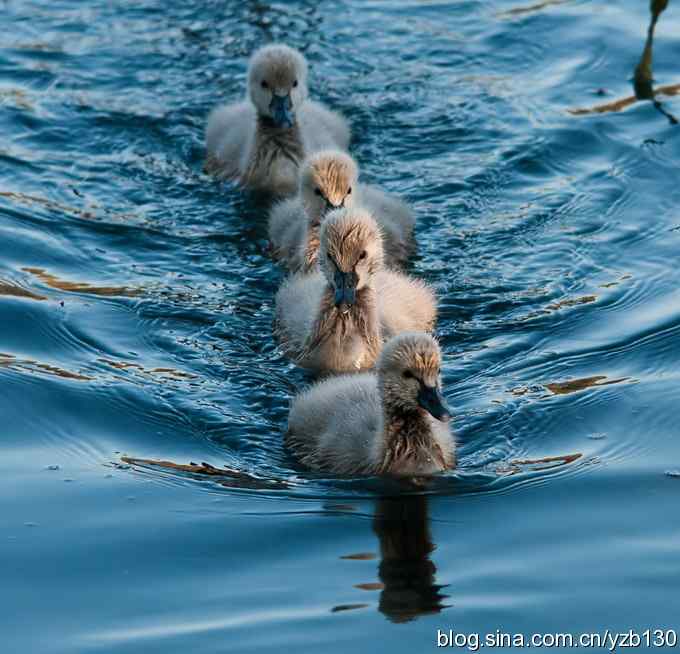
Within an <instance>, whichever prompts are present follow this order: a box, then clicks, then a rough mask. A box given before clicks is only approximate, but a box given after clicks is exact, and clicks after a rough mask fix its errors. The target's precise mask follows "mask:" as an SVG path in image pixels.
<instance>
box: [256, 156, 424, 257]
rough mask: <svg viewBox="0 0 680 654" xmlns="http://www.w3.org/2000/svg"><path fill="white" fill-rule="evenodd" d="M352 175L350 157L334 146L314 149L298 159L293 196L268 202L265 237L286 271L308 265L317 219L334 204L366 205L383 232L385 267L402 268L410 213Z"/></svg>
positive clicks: (407, 248) (408, 246)
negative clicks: (321, 149) (295, 192)
mask: <svg viewBox="0 0 680 654" xmlns="http://www.w3.org/2000/svg"><path fill="white" fill-rule="evenodd" d="M358 178H359V169H358V167H357V164H356V162H355V161H354V159H352V157H350V156H349V155H348V154H346V153H344V152H341V151H339V150H325V151H322V152H317V153H315V154H313V155H311V156H310V157H308V158H307V159H306V160H305V161H304V162H303V164H302V166H301V168H300V183H299V188H298V194H297V196H296V197H295V198H290V199H288V200H284V201H282V202H280V203H279V204H276V205H274V207H273V208H272V210H271V212H270V214H269V239H270V241H271V243H272V245H273V247H274V252H275V255H276V256H277V257H278V258H279V259H281V261H282V262H283V263H284V265H285V266H286V267H287V268H288V269H289V270H311V269H312V268H313V267H314V265H315V264H316V260H317V254H318V249H319V227H320V225H321V221H322V219H323V217H324V216H325V215H326V213H328V212H329V211H331V210H333V209H334V208H338V207H347V208H351V207H365V208H366V209H368V210H369V211H370V212H371V214H372V215H373V217H374V218H375V220H376V222H377V223H378V224H379V225H380V227H381V229H382V231H383V236H384V247H385V263H386V265H387V266H388V267H389V268H399V267H403V265H404V264H405V263H406V260H407V259H408V256H409V254H410V253H411V251H412V250H413V247H414V240H413V228H414V224H415V219H414V217H413V213H412V212H411V210H410V209H409V207H408V205H406V204H405V203H404V202H402V201H401V200H399V199H398V198H396V197H395V196H393V195H389V194H387V193H385V192H384V191H382V190H381V189H380V188H378V187H377V186H370V185H366V184H360V183H359V181H358Z"/></svg>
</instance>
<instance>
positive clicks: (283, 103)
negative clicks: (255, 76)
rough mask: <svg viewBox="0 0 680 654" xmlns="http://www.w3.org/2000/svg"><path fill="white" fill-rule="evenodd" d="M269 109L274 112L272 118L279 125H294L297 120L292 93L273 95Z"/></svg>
mask: <svg viewBox="0 0 680 654" xmlns="http://www.w3.org/2000/svg"><path fill="white" fill-rule="evenodd" d="M269 111H271V114H272V120H273V121H274V124H275V125H276V126H277V127H292V126H293V123H294V122H295V116H294V114H293V103H292V102H291V99H290V93H289V94H287V95H276V93H274V94H273V95H272V101H271V102H270V103H269Z"/></svg>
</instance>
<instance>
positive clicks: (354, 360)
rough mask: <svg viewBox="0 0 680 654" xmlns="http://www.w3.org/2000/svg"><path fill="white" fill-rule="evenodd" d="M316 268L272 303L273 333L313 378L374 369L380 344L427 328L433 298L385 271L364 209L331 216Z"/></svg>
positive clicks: (409, 281) (378, 240)
mask: <svg viewBox="0 0 680 654" xmlns="http://www.w3.org/2000/svg"><path fill="white" fill-rule="evenodd" d="M319 238H320V243H319V265H318V267H317V269H316V270H314V271H312V272H309V273H298V274H296V275H293V276H291V277H290V278H288V279H287V280H286V281H285V282H284V283H283V285H282V286H281V288H280V289H279V292H278V293H277V296H276V323H275V334H276V336H277V338H278V340H279V342H280V343H281V345H282V347H283V349H284V351H285V352H286V354H287V355H288V356H289V357H291V358H292V359H293V360H294V361H295V362H296V363H297V364H298V365H300V366H303V367H304V368H308V369H310V370H313V371H314V372H316V373H329V372H352V371H354V372H356V371H358V370H362V369H365V368H371V367H372V366H373V365H374V363H375V361H376V359H377V357H378V354H379V353H380V349H381V347H382V342H383V340H384V339H387V338H389V337H391V336H393V335H395V334H398V333H399V332H403V331H428V330H430V329H432V327H433V325H434V322H435V319H436V314H437V309H436V302H435V298H434V294H433V293H432V291H431V290H430V289H429V288H428V287H427V286H426V285H425V284H424V283H423V282H421V281H419V280H416V279H413V278H411V277H408V276H406V275H404V274H402V273H397V272H394V271H390V270H385V269H384V267H383V240H382V235H381V233H380V228H379V227H378V225H377V223H376V222H375V220H374V219H373V218H372V217H371V215H370V214H369V213H368V212H367V211H366V210H365V209H335V210H334V211H332V212H331V213H329V214H328V216H326V218H325V219H324V221H323V223H322V224H321V230H320V235H319Z"/></svg>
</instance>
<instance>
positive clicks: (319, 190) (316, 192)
mask: <svg viewBox="0 0 680 654" xmlns="http://www.w3.org/2000/svg"><path fill="white" fill-rule="evenodd" d="M314 195H318V196H321V195H322V193H321V189H320V188H315V189H314Z"/></svg>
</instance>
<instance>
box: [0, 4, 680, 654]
mask: <svg viewBox="0 0 680 654" xmlns="http://www.w3.org/2000/svg"><path fill="white" fill-rule="evenodd" d="M679 3H680V0H671V1H670V2H669V3H668V7H667V9H666V10H665V11H663V13H661V5H658V6H657V22H656V27H654V28H653V29H652V30H651V31H650V32H649V34H648V37H649V38H648V44H645V43H644V36H645V34H643V32H644V31H645V30H646V28H647V25H648V23H649V18H650V14H649V13H648V7H649V3H648V2H647V1H645V0H638V1H637V2H632V1H630V0H616V2H605V1H604V0H600V1H599V2H596V1H595V0H568V1H566V2H561V1H560V0H555V1H552V2H551V1H549V0H547V1H544V0H493V1H492V2H444V1H442V0H436V1H435V0H430V1H427V2H423V1H421V0H380V1H379V2H378V1H376V2H365V0H346V1H343V3H341V4H340V5H338V3H332V2H327V1H321V2H319V1H317V0H314V1H312V0H303V1H300V2H273V1H272V2H270V1H269V0H267V1H266V2H257V1H255V0H252V1H250V0H249V1H248V2H244V1H243V0H224V1H223V0H219V1H218V0H210V1H209V2H207V3H206V2H205V1H204V0H201V1H200V2H199V1H196V0H185V1H184V2H181V3H180V2H174V3H173V2H162V1H161V0H144V2H143V3H132V2H116V3H111V2H106V1H105V0H91V1H90V2H87V3H83V2H80V1H79V0H59V2H50V1H49V0H22V1H20V2H5V3H4V4H2V7H3V13H2V26H3V27H4V28H6V29H4V30H3V31H2V34H1V36H0V69H1V71H2V82H1V83H0V86H2V89H0V104H2V111H0V134H1V136H0V313H1V319H0V351H2V352H3V353H5V354H2V355H0V416H1V417H2V426H1V428H0V461H1V462H2V464H3V466H2V468H3V475H2V477H1V479H2V482H1V483H2V486H0V510H1V511H2V516H3V519H2V520H0V556H1V557H2V560H3V561H10V562H11V565H8V566H5V568H6V569H3V577H2V582H3V588H4V589H5V595H6V596H7V597H11V603H8V602H6V605H7V606H5V607H3V610H2V611H0V629H1V630H2V635H3V650H2V651H3V652H4V651H7V652H40V653H41V654H72V653H73V652H76V651H77V652H84V653H85V652H87V653H90V652H94V651H95V650H97V651H99V652H104V651H106V652H107V653H108V652H113V651H115V652H116V654H130V653H132V652H144V653H145V654H156V653H157V652H163V653H164V654H174V653H175V652H191V653H192V654H214V653H215V651H216V650H219V651H229V652H231V651H236V650H238V651H243V652H246V651H248V652H255V651H263V650H267V649H279V650H281V651H292V652H296V653H299V654H306V652H312V651H314V652H318V651H323V652H324V653H325V654H336V653H337V654H340V653H342V654H344V653H345V652H351V653H352V654H362V653H363V652H370V651H374V650H375V649H376V647H379V648H380V649H385V650H386V651H389V652H390V653H391V654H402V653H405V652H421V651H427V649H429V648H432V644H433V642H434V641H435V639H434V637H433V631H434V630H435V629H436V626H437V623H443V624H441V626H442V627H444V626H445V625H446V624H447V623H448V624H449V626H450V625H451V623H453V624H454V625H456V626H458V627H464V628H465V631H467V632H477V631H488V630H490V629H493V628H496V627H497V626H503V627H507V628H509V629H513V630H514V629H518V630H521V628H522V627H523V626H524V627H531V629H532V631H536V632H543V631H550V630H552V629H555V628H559V629H570V630H574V631H578V632H586V631H588V632H590V631H594V630H597V629H600V628H603V627H611V628H612V629H614V628H615V629H617V631H625V630H627V629H629V628H630V627H631V625H632V624H659V623H663V624H668V623H669V621H670V622H672V620H673V619H674V614H673V608H672V607H673V606H675V604H673V599H674V598H673V591H674V588H673V584H672V583H669V580H671V579H673V578H675V577H674V575H675V574H676V572H677V551H676V550H677V547H676V544H677V543H678V542H680V533H679V532H678V526H677V525H676V524H674V523H673V521H672V520H669V519H668V516H672V515H674V511H675V510H676V508H677V499H678V493H679V492H680V481H679V479H678V476H677V475H678V470H679V469H680V442H679V441H678V439H677V410H676V404H677V400H676V398H677V386H678V384H677V377H678V373H677V370H678V367H679V366H680V360H679V356H680V347H679V343H680V309H679V304H678V288H680V268H679V267H678V266H677V265H675V260H676V259H677V252H678V249H679V248H680V224H679V223H680V219H679V217H678V216H679V214H678V206H680V185H678V183H677V179H678V162H679V160H680V131H679V130H677V129H670V128H669V126H668V121H667V120H666V118H661V119H659V118H660V116H659V115H658V114H657V110H656V109H653V108H652V107H651V106H649V107H646V108H645V105H644V104H643V105H641V106H639V107H638V108H640V109H644V111H642V112H639V111H622V112H621V113H619V114H611V113H601V114H595V115H594V119H592V118H591V119H585V120H580V119H576V118H575V117H574V116H571V115H570V114H568V113H566V112H565V110H564V109H565V106H566V107H571V106H575V105H573V102H574V100H573V98H575V97H580V96H579V95H578V93H579V92H580V90H581V89H588V88H590V89H597V88H599V87H601V86H603V85H604V84H605V82H606V83H609V82H610V80H612V79H616V80H617V82H616V86H615V87H613V88H616V89H617V92H620V91H621V89H622V88H623V86H624V85H625V84H627V82H628V80H627V79H626V75H627V74H628V73H630V77H631V78H632V77H633V69H634V66H635V64H637V63H638V60H640V61H641V65H640V67H639V69H638V72H637V75H636V79H635V80H632V81H633V82H634V86H635V91H634V93H630V95H631V98H629V99H626V100H625V101H624V104H625V103H631V104H632V103H633V102H645V103H648V104H650V105H651V103H652V102H654V101H655V100H660V101H662V102H663V108H664V109H666V110H668V111H672V112H673V113H675V114H676V115H677V114H678V111H677V110H676V109H675V105H676V104H677V103H676V102H675V100H666V94H673V93H675V94H676V99H677V98H678V97H680V85H679V86H668V84H669V83H672V82H680V71H678V70H677V62H676V61H675V59H677V56H675V55H676V53H677V48H678V43H679V40H678V34H680V13H678V9H680V7H678V6H677V5H678V4H679ZM338 6H340V10H338ZM664 6H665V3H664ZM537 35H540V38H537ZM631 35H632V37H631ZM661 39H663V40H661ZM269 40H284V41H287V42H289V43H291V44H292V45H294V46H296V47H299V48H301V49H303V50H304V51H305V53H306V54H307V56H308V59H309V61H310V87H311V92H310V95H311V96H312V97H313V98H315V99H319V100H322V101H323V102H325V103H327V104H329V105H331V106H333V107H334V108H337V109H339V110H340V111H342V112H343V113H345V114H346V115H347V117H348V119H349V121H350V122H351V124H352V128H353V132H354V137H355V138H354V141H353V144H352V151H353V154H354V155H355V156H356V158H357V160H358V161H359V163H360V166H361V168H362V175H364V176H365V178H366V182H368V183H376V184H379V185H381V186H384V187H385V188H386V190H388V191H390V192H393V193H396V194H398V195H399V196H400V197H403V198H404V199H406V200H407V201H408V202H409V203H412V204H413V206H414V210H415V212H416V213H417V222H418V245H419V252H418V256H417V257H415V258H414V261H413V264H412V270H413V273H414V274H416V275H418V276H419V277H422V278H423V279H425V280H426V281H427V282H428V283H430V284H432V286H433V287H434V288H435V289H436V290H437V293H438V296H439V298H440V305H439V316H440V318H439V324H438V336H439V338H440V341H441V343H442V348H443V350H444V351H445V352H446V354H447V356H446V364H445V366H444V367H443V370H442V375H443V378H444V383H445V385H446V387H447V389H448V393H449V400H450V402H451V404H452V405H453V406H454V407H455V409H456V425H455V426H456V433H457V437H458V441H459V446H460V447H459V454H460V458H459V461H460V467H459V468H458V469H457V470H455V471H450V472H447V473H446V474H444V475H441V476H438V477H437V478H436V479H433V480H432V482H431V485H430V487H428V489H427V491H426V492H427V497H426V498H423V497H414V496H413V495H415V493H417V492H422V489H415V490H413V489H411V490H410V491H409V494H410V496H408V497H400V498H394V497H390V499H388V498H387V496H394V495H397V494H399V493H402V494H403V495H406V494H407V493H405V492H403V490H402V489H401V488H398V487H393V486H392V485H390V484H389V483H388V482H386V481H385V480H382V479H344V478H342V479H339V478H334V477H328V476H321V475H317V474H314V473H313V472H309V471H306V470H302V469H301V468H300V467H298V465H297V464H296V463H295V461H294V459H293V458H292V457H291V456H290V455H289V453H288V452H287V451H286V450H285V447H284V446H283V443H282V438H281V433H282V429H283V428H284V426H285V422H286V418H287V412H288V406H289V402H290V398H291V397H292V396H293V395H294V394H295V393H297V392H298V391H300V390H301V389H302V388H304V387H305V386H306V385H307V384H309V383H310V379H309V378H308V377H307V376H306V375H305V374H304V373H302V372H301V371H299V370H298V369H296V368H295V367H293V366H291V365H289V362H288V361H287V360H286V359H285V358H284V357H283V356H282V355H281V353H280V352H279V350H278V348H277V347H276V345H275V343H274V342H273V341H272V338H271V326H272V320H273V314H274V302H273V301H274V297H275V293H276V290H277V288H278V286H279V284H280V282H281V279H282V274H281V271H280V270H279V268H278V267H277V266H276V265H275V264H273V263H272V261H271V258H270V256H269V252H268V251H267V242H266V236H267V230H266V212H267V207H266V206H265V203H264V202H263V201H262V199H261V198H258V197H255V196H251V195H248V194H241V193H239V192H238V191H237V190H235V189H234V188H233V187H232V185H229V184H221V183H218V182H216V181H214V180H210V179H207V178H205V177H204V176H203V175H202V173H201V166H202V164H203V161H204V155H205V152H204V137H203V129H204V125H205V121H206V117H207V115H208V113H209V112H210V110H211V109H212V107H213V106H214V105H215V104H216V103H218V102H221V101H230V100H232V99H236V98H238V99H241V98H242V97H243V88H244V79H245V76H246V74H247V73H246V70H247V59H248V56H249V55H250V53H251V52H252V51H253V50H254V49H255V48H257V47H258V46H260V45H262V44H263V43H264V42H267V41H269ZM652 43H654V45H655V50H654V56H655V57H656V59H655V60H654V61H652V56H651V55H652ZM643 46H644V48H645V52H644V53H643ZM641 55H643V56H642V58H641ZM622 62H623V73H622V72H621V71H622V68H621V66H622ZM661 66H663V68H662V67H661ZM654 67H655V68H654ZM652 70H654V72H656V74H657V76H658V79H657V81H654V82H653V84H652V83H651V79H652ZM676 77H677V79H676ZM611 84H612V85H613V84H614V82H611ZM657 84H660V85H657ZM650 87H651V88H650ZM629 90H630V91H632V90H633V86H631V87H629ZM651 94H653V96H654V97H653V98H651V97H650V95H651ZM620 95H621V96H623V95H625V93H623V92H621V93H620ZM565 98H572V100H567V102H569V104H567V105H565ZM614 99H615V96H614V95H609V96H606V97H599V98H597V99H596V100H590V101H589V102H592V103H593V104H595V103H603V102H607V101H608V100H614ZM581 102H583V101H581ZM612 110H615V108H612V107H605V108H603V109H602V111H603V112H606V111H612ZM592 111H593V110H592V109H587V110H586V112H587V113H591V112H592ZM650 116H651V117H652V118H654V120H649V117H650ZM678 117H680V116H678ZM644 142H647V145H644V146H642V147H641V146H640V144H641V143H644ZM62 300H63V301H64V306H63V307H62V306H60V301H62ZM122 454H128V455H131V457H130V458H125V459H124V460H121V455H122ZM114 461H115V462H116V463H112V462H114ZM174 462H177V463H174ZM191 462H194V463H191ZM202 462H207V463H202ZM57 467H58V468H57ZM64 477H66V478H68V479H69V480H73V483H68V484H65V483H63V479H64ZM378 498H385V499H378ZM3 500H4V504H3V503H2V501H3ZM352 507H353V510H351V509H352ZM374 511H375V515H374ZM428 514H429V518H428ZM452 521H455V524H453V522H452ZM28 524H30V525H32V527H31V528H30V529H29V528H27V526H26V525H28ZM499 525H500V526H501V528H499ZM622 535H625V538H622ZM435 542H436V545H437V549H436V550H434V545H435ZM612 552H615V553H616V556H612ZM341 555H345V556H344V557H342V558H341ZM435 566H436V569H435ZM443 584H447V587H445V588H443V587H442V585H443ZM641 586H644V588H645V591H646V592H645V597H644V602H636V601H635V598H637V597H638V596H639V588H640V587H641ZM445 595H449V596H450V597H445ZM631 600H632V601H631ZM446 605H450V607H451V608H448V609H447V610H446V611H443V610H442V609H443V608H444V606H446ZM333 606H335V609H334V610H333V611H331V610H330V609H331V607H333ZM602 607H606V608H607V611H606V613H607V615H608V616H609V618H608V624H606V625H603V624H602V620H603V615H602ZM360 609H361V610H360ZM377 609H380V610H377ZM437 611H442V612H441V613H439V614H437V613H436V612H437ZM431 613H435V614H434V615H430V614H431ZM26 616H30V617H31V625H32V626H34V627H35V628H31V629H24V630H21V629H17V628H16V625H17V624H20V623H21V621H22V620H25V617H26ZM556 616H557V618H556ZM559 616H562V618H564V616H567V617H568V621H569V624H565V623H564V620H560V619H559ZM3 619H4V620H5V622H3ZM565 619H566V618H565ZM463 623H464V624H463ZM433 627H434V628H435V629H433ZM107 634H109V639H108V640H107ZM8 639H9V642H7V641H8Z"/></svg>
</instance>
